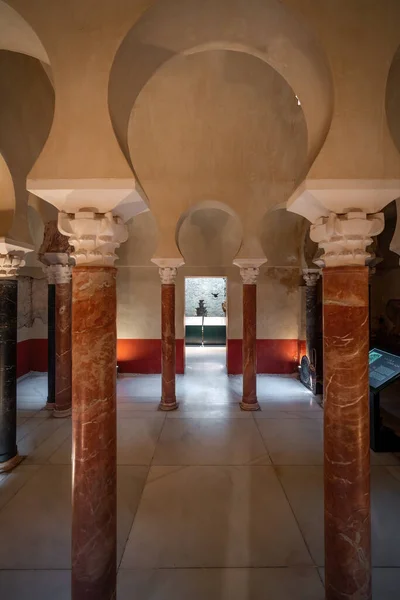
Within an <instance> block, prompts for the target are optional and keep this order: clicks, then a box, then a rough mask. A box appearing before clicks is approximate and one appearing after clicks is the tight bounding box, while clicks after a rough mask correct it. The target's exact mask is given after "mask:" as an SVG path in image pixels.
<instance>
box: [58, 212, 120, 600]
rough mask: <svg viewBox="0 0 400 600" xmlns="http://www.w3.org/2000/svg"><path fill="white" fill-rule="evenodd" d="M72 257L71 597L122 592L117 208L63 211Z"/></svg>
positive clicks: (101, 597)
mask: <svg viewBox="0 0 400 600" xmlns="http://www.w3.org/2000/svg"><path fill="white" fill-rule="evenodd" d="M59 228H60V231H61V232H62V233H64V234H65V235H68V236H69V238H70V243H71V245H72V246H73V247H74V252H73V253H72V255H71V256H72V257H73V258H75V261H76V266H75V267H74V268H73V270H72V365H73V372H72V439H73V455H72V464H73V479H72V600H113V599H114V598H115V597H116V569H117V565H116V549H117V530H116V516H117V496H116V493H117V490H116V473H117V456H116V454H117V428H116V364H117V358H116V344H117V332H116V269H115V268H114V266H113V265H114V260H115V259H116V258H117V257H116V255H115V253H114V251H115V248H116V247H118V246H119V245H120V242H122V241H125V240H126V238H127V233H126V228H125V226H124V224H123V223H122V222H121V220H120V219H118V218H116V217H113V216H112V214H111V213H107V214H99V213H92V212H88V211H82V212H79V213H76V214H75V215H73V216H71V215H66V214H64V213H60V215H59Z"/></svg>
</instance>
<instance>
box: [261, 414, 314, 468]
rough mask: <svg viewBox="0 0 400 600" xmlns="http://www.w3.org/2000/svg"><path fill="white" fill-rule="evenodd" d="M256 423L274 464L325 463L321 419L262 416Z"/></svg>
mask: <svg viewBox="0 0 400 600" xmlns="http://www.w3.org/2000/svg"><path fill="white" fill-rule="evenodd" d="M257 424H258V427H259V430H260V433H261V435H262V437H263V439H264V442H265V445H266V447H267V449H268V452H269V455H270V457H271V460H272V462H273V463H274V464H275V465H321V464H323V458H324V457H323V427H322V422H321V421H320V420H319V419H279V420H272V419H259V420H257Z"/></svg>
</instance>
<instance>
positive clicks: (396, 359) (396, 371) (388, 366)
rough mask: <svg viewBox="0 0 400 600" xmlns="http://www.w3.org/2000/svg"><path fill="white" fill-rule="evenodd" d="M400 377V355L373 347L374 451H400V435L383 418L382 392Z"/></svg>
mask: <svg viewBox="0 0 400 600" xmlns="http://www.w3.org/2000/svg"><path fill="white" fill-rule="evenodd" d="M399 377H400V356H396V355H395V354H389V353H388V352H385V351H384V350H380V349H378V348H373V349H372V350H370V352H369V386H370V395H369V398H370V403H369V404H370V446H371V449H372V450H374V452H400V437H398V436H397V435H396V434H395V433H394V431H392V430H391V429H389V427H385V426H384V425H383V423H382V418H381V400H380V392H381V391H382V390H384V389H385V388H387V387H388V386H390V385H391V384H392V383H394V382H395V381H396V380H397V379H399Z"/></svg>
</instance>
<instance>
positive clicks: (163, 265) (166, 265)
mask: <svg viewBox="0 0 400 600" xmlns="http://www.w3.org/2000/svg"><path fill="white" fill-rule="evenodd" d="M151 262H153V263H154V264H155V265H157V266H158V272H159V274H160V279H161V284H162V285H174V284H175V280H176V276H177V273H178V269H179V267H181V266H182V265H184V264H185V263H184V261H183V260H182V258H152V259H151Z"/></svg>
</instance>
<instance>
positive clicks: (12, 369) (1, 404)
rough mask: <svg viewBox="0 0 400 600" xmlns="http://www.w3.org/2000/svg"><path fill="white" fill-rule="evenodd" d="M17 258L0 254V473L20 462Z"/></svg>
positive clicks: (18, 258) (18, 260) (9, 469)
mask: <svg viewBox="0 0 400 600" xmlns="http://www.w3.org/2000/svg"><path fill="white" fill-rule="evenodd" d="M22 265H23V262H22V260H21V258H20V257H18V256H12V255H11V256H10V255H5V254H0V473H6V472H8V471H11V470H12V469H14V467H16V466H17V465H18V464H19V463H20V462H21V460H22V458H23V457H21V456H20V455H19V454H18V449H17V315H18V303H17V299H18V281H17V279H16V277H17V269H18V268H19V267H20V266H22Z"/></svg>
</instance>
